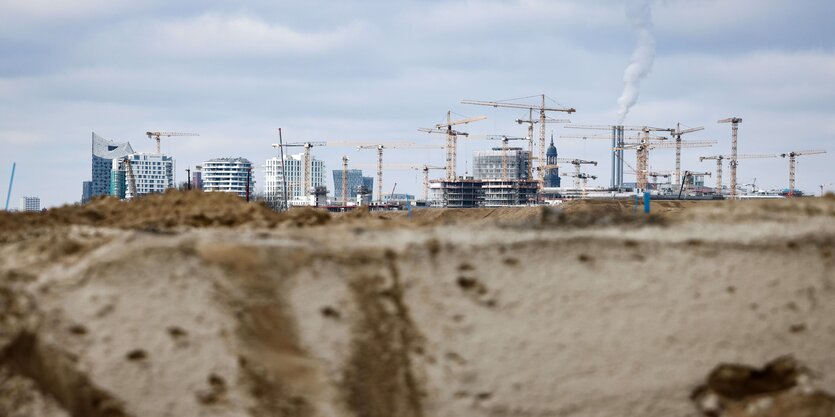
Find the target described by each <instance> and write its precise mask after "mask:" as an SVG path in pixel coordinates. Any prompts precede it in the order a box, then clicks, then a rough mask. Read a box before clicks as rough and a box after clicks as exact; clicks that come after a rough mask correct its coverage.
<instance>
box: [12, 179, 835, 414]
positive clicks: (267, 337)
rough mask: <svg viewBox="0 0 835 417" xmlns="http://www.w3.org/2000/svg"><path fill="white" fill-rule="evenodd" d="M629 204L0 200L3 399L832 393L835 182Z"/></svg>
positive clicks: (600, 401)
mask: <svg viewBox="0 0 835 417" xmlns="http://www.w3.org/2000/svg"><path fill="white" fill-rule="evenodd" d="M631 210H632V207H631V205H629V204H626V203H624V204H620V203H618V202H603V203H596V202H576V203H570V204H567V205H565V206H564V207H562V208H557V209H554V208H523V209H495V210H490V209H484V210H471V211H470V210H467V211H449V210H446V211H445V210H425V211H424V210H415V211H414V212H413V213H412V216H413V217H412V219H407V218H405V217H402V214H399V213H398V214H379V215H378V214H376V213H371V214H368V213H365V214H363V213H352V214H348V215H342V216H331V215H329V214H327V213H325V212H321V211H315V210H300V211H291V212H290V213H287V214H277V213H273V212H271V211H269V210H267V209H265V208H263V207H261V206H258V205H255V204H245V203H243V202H241V201H240V200H238V199H236V198H234V197H231V196H227V195H209V194H199V193H185V194H183V193H168V194H165V195H161V196H154V197H152V198H147V199H143V200H140V201H136V202H132V203H121V202H117V201H112V200H99V201H96V202H93V203H92V204H91V205H88V206H84V207H67V208H62V209H56V210H50V211H48V212H46V213H40V214H36V215H31V214H28V215H10V214H5V213H4V214H0V227H2V228H1V229H0V230H1V231H0V242H2V243H0V415H10V416H25V415H43V416H82V415H83V416H122V415H125V416H146V415H147V416H183V415H203V416H241V415H248V416H275V415H278V416H406V417H409V416H613V417H615V416H617V417H621V416H642V417H653V416H659V417H661V416H665V417H666V416H670V415H698V414H697V413H700V412H704V413H713V414H714V415H727V416H749V415H750V416H754V415H767V416H776V415H803V416H807V415H808V416H810V417H823V416H831V415H832V413H833V412H835V411H833V408H832V407H833V405H832V404H833V402H832V398H831V397H830V396H829V395H828V394H826V392H827V391H828V392H833V391H835V359H833V356H832V346H835V302H833V301H835V255H833V253H834V252H835V199H833V198H823V199H797V200H794V201H771V202H762V201H757V202H738V203H736V204H719V203H708V204H704V205H700V204H698V203H692V202H691V203H680V202H667V203H664V204H660V205H659V206H657V207H653V210H654V212H655V213H658V214H657V215H654V216H652V217H649V218H648V217H646V216H643V215H642V214H639V215H633V214H632V211H631ZM788 356H791V357H792V358H793V359H791V360H789V359H780V360H777V361H775V362H772V363H771V364H769V365H768V366H766V367H764V368H761V369H760V368H757V367H758V366H760V365H762V364H766V363H768V362H769V361H771V360H773V359H775V358H787V357H788ZM720 364H725V365H723V366H724V367H723V366H720ZM745 364H747V365H751V366H749V367H746V366H743V365H745ZM787 364H789V365H791V366H789V365H787ZM795 364H797V365H795ZM717 366H719V367H718V368H717ZM807 370H808V372H807ZM763 381H765V382H763ZM775 381H776V382H775ZM752 384H753V385H752ZM749 386H753V388H750V387H749ZM745 387H749V388H745ZM740 393H742V394H740ZM801 409H802V410H807V411H808V410H811V411H808V413H807V414H800V412H799V411H798V412H797V413H796V414H792V413H793V412H794V411H795V410H801ZM769 410H770V411H769ZM778 412H779V413H782V414H775V413H778ZM804 412H806V411H804ZM746 413H747V414H746ZM757 413H759V414H757ZM766 413H771V414H766ZM815 413H817V414H815ZM826 413H829V414H826Z"/></svg>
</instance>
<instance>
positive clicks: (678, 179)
mask: <svg viewBox="0 0 835 417" xmlns="http://www.w3.org/2000/svg"><path fill="white" fill-rule="evenodd" d="M700 130H705V128H704V126H699V127H693V128H690V129H684V130H681V123H676V128H675V129H674V130H673V129H671V130H670V136H672V137H673V139H675V140H676V182H675V184H674V185H673V186H674V187H675V188H681V143H682V142H681V137H682V136H683V135H685V134H687V133H693V132H698V131H700Z"/></svg>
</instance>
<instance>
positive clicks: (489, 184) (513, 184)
mask: <svg viewBox="0 0 835 417" xmlns="http://www.w3.org/2000/svg"><path fill="white" fill-rule="evenodd" d="M538 189H539V183H538V182H537V181H529V180H495V179H494V180H484V181H483V185H482V190H483V194H484V204H483V205H484V207H507V206H524V205H530V204H534V203H536V196H537V190H538Z"/></svg>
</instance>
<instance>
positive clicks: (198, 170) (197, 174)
mask: <svg viewBox="0 0 835 417" xmlns="http://www.w3.org/2000/svg"><path fill="white" fill-rule="evenodd" d="M191 189H192V190H202V189H203V166H202V165H198V166H196V167H194V171H193V172H192V173H191Z"/></svg>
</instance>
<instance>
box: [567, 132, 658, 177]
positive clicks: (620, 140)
mask: <svg viewBox="0 0 835 417" xmlns="http://www.w3.org/2000/svg"><path fill="white" fill-rule="evenodd" d="M566 128H568V129H590V130H607V131H611V132H612V134H611V136H595V135H574V136H570V135H569V136H560V137H562V138H575V139H606V140H611V141H612V148H611V149H612V180H611V188H612V189H622V188H623V165H624V164H625V163H626V161H625V160H624V157H623V151H624V149H625V145H626V142H625V140H626V139H636V140H642V139H644V138H645V137H651V138H654V139H659V140H665V139H667V138H666V137H654V136H651V135H649V134H646V135H644V136H643V137H642V136H639V137H635V138H625V137H624V131H637V132H643V131H644V130H648V131H651V132H670V131H672V129H664V128H658V127H650V126H624V125H567V126H566ZM636 171H637V170H636Z"/></svg>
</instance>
